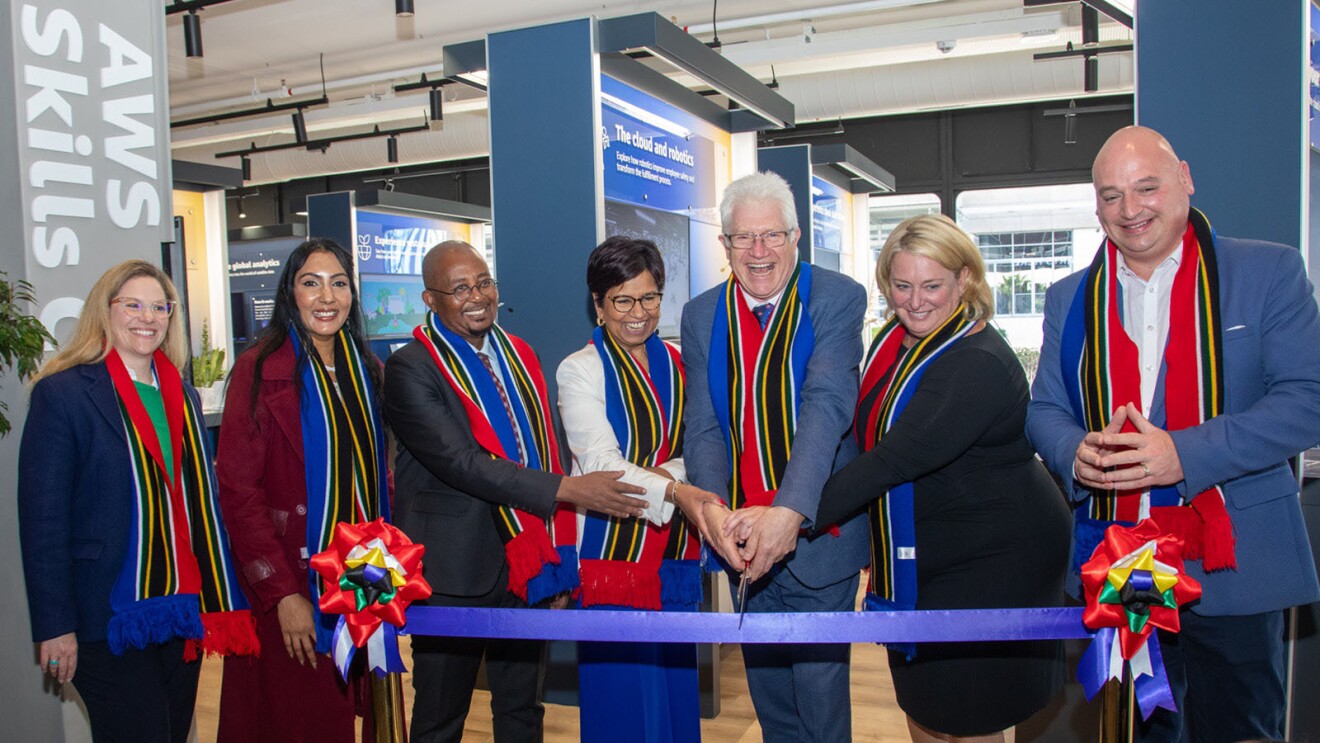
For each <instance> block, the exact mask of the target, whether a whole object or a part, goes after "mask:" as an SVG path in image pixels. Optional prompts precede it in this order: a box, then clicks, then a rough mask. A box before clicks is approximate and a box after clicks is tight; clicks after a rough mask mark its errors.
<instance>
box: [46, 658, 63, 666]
mask: <svg viewBox="0 0 1320 743" xmlns="http://www.w3.org/2000/svg"><path fill="white" fill-rule="evenodd" d="M46 663H48V664H49V665H51V666H58V665H59V664H60V662H59V661H57V660H55V659H54V658H51V659H50V660H48V661H46Z"/></svg>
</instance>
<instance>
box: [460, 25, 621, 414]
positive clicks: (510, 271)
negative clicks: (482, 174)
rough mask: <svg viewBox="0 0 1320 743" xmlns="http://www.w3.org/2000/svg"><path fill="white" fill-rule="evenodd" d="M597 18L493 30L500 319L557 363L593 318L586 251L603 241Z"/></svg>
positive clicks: (489, 50)
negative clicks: (597, 92)
mask: <svg viewBox="0 0 1320 743" xmlns="http://www.w3.org/2000/svg"><path fill="white" fill-rule="evenodd" d="M595 48H596V44H595V22H594V21H593V20H589V19H583V20H577V21H568V22H564V23H557V24H552V25H548V26H539V27H537V28H530V29H522V30H517V31H506V32H501V33H495V34H491V35H490V36H488V37H487V39H486V59H487V65H488V73H489V77H490V121H491V124H490V151H491V155H490V180H491V211H492V216H493V219H494V225H495V262H496V267H495V268H496V274H497V277H498V278H499V281H500V299H501V301H503V302H504V305H505V306H504V312H503V313H502V314H501V320H500V322H501V324H503V325H504V326H506V327H508V328H509V329H510V330H511V331H513V332H514V333H516V334H518V335H521V336H523V337H524V338H526V339H527V340H528V342H530V343H531V344H532V346H533V347H534V348H535V349H536V350H537V352H538V353H539V354H540V357H541V364H542V366H543V367H544V369H545V372H546V378H547V379H546V381H547V382H548V383H549V384H550V386H551V387H552V389H553V387H554V381H555V380H554V373H555V369H556V368H557V367H558V366H559V362H560V361H562V360H563V359H564V357H566V356H568V355H569V354H570V353H572V352H573V351H575V350H577V349H578V348H581V347H582V345H583V344H585V343H586V341H587V338H588V333H589V332H590V330H591V328H592V325H593V324H594V315H593V314H592V313H591V311H590V306H589V302H590V296H589V294H588V293H587V288H586V266H587V256H588V255H589V254H590V253H591V250H592V249H593V248H595V247H596V245H597V243H598V242H599V240H600V239H601V232H602V230H603V217H602V215H601V209H602V205H603V201H602V197H601V190H602V186H601V176H600V173H601V170H600V164H599V163H600V146H601V145H600V133H599V127H598V124H597V122H598V121H599V111H598V109H599V104H598V102H597V94H596V91H597V89H598V87H599V80H598V73H597V63H596V57H595Z"/></svg>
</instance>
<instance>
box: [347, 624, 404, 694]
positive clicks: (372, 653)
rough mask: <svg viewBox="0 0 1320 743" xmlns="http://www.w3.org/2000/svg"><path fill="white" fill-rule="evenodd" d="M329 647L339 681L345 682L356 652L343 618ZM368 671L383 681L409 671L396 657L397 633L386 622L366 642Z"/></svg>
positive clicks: (397, 655)
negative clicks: (382, 678) (388, 675)
mask: <svg viewBox="0 0 1320 743" xmlns="http://www.w3.org/2000/svg"><path fill="white" fill-rule="evenodd" d="M330 647H331V652H332V654H333V656H334V659H335V668H338V669H339V675H340V677H341V678H343V679H344V680H345V681H347V680H348V669H349V667H350V666H352V665H353V658H354V656H356V655H357V651H358V648H357V646H356V645H354V644H353V639H352V638H351V637H350V636H349V634H348V621H347V620H346V619H345V618H344V617H343V616H342V615H341V616H340V617H339V622H338V623H337V624H335V633H334V638H333V639H332V640H331V645H330ZM367 668H369V669H370V670H372V671H375V672H376V675H377V676H382V677H383V676H384V675H385V674H387V673H403V672H405V671H407V670H408V669H407V668H406V667H405V666H404V665H403V658H402V657H401V656H400V655H399V630H398V628H396V627H395V626H394V625H392V624H390V623H389V622H381V623H380V625H379V626H378V627H377V628H376V631H375V632H373V633H371V637H369V638H367Z"/></svg>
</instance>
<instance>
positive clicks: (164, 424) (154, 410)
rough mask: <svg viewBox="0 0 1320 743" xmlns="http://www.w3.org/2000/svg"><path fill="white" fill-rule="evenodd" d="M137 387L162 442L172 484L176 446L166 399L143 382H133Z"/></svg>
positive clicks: (161, 451) (166, 468)
mask: <svg viewBox="0 0 1320 743" xmlns="http://www.w3.org/2000/svg"><path fill="white" fill-rule="evenodd" d="M133 384H135V385H137V391H138V397H140V398H141V399H142V407H144V408H146V409H147V415H149V416H151V425H153V426H155V428H156V440H157V441H159V442H160V453H161V455H162V456H164V457H165V471H166V472H168V473H169V475H170V482H173V481H174V446H173V444H172V442H171V441H170V422H169V419H167V418H166V417H165V399H164V398H163V397H161V395H160V390H158V389H156V388H155V387H153V386H151V385H149V384H144V383H142V382H136V381H135V382H133Z"/></svg>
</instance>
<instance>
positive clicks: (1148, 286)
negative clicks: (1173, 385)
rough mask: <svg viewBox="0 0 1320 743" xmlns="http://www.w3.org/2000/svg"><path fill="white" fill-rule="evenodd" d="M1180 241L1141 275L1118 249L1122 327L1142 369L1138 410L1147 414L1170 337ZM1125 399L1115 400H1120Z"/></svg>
mask: <svg viewBox="0 0 1320 743" xmlns="http://www.w3.org/2000/svg"><path fill="white" fill-rule="evenodd" d="M1182 253H1183V249H1182V245H1179V246H1178V247H1177V248H1176V249H1175V250H1174V251H1173V253H1172V254H1170V255H1169V257H1168V258H1165V259H1164V261H1163V262H1161V263H1160V265H1158V266H1156V267H1155V270H1154V271H1152V272H1151V275H1150V278H1149V279H1143V278H1141V277H1140V276H1138V275H1137V274H1136V273H1134V272H1133V271H1132V269H1130V268H1128V266H1127V261H1125V260H1123V254H1122V253H1118V254H1117V255H1118V261H1117V263H1118V283H1119V284H1120V285H1121V286H1122V287H1123V328H1124V329H1125V330H1127V334H1128V337H1129V338H1131V339H1132V342H1133V343H1135V344H1137V358H1138V360H1139V361H1138V363H1139V366H1140V370H1141V414H1142V415H1144V416H1147V417H1149V416H1150V408H1151V405H1152V404H1153V403H1154V400H1155V383H1156V382H1157V381H1158V380H1159V375H1160V365H1161V364H1163V362H1164V346H1165V344H1166V343H1167V342H1168V340H1169V302H1170V301H1171V300H1172V297H1173V276H1174V274H1176V273H1177V272H1178V264H1179V263H1181V262H1182ZM1125 402H1127V401H1126V400H1115V401H1114V403H1115V404H1123V403H1125Z"/></svg>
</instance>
